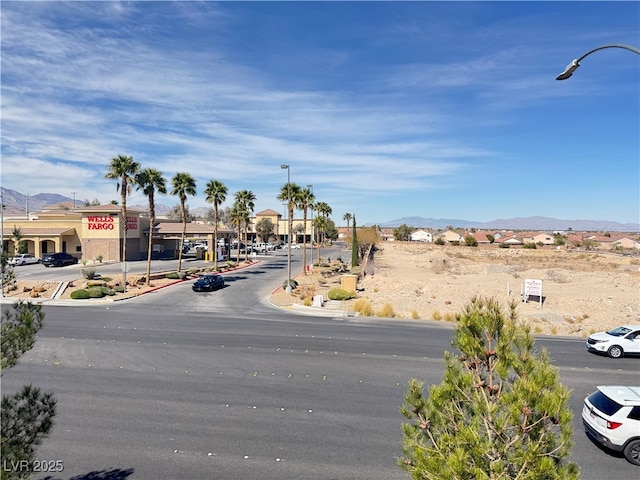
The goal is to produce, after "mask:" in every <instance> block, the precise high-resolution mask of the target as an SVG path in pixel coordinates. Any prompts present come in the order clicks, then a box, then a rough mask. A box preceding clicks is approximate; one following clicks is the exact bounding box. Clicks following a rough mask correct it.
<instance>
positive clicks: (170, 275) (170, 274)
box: [165, 272, 180, 280]
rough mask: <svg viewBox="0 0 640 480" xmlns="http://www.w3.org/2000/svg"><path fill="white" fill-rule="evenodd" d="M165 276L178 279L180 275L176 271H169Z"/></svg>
mask: <svg viewBox="0 0 640 480" xmlns="http://www.w3.org/2000/svg"><path fill="white" fill-rule="evenodd" d="M165 277H167V278H169V279H171V280H179V279H180V275H179V274H178V272H169V273H167V274H166V275H165Z"/></svg>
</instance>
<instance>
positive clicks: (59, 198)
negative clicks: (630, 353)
mask: <svg viewBox="0 0 640 480" xmlns="http://www.w3.org/2000/svg"><path fill="white" fill-rule="evenodd" d="M0 191H1V192H2V202H3V204H4V206H5V210H4V213H5V214H8V215H19V214H24V213H25V211H30V212H34V211H39V210H41V209H42V207H44V206H45V205H53V204H57V203H64V202H67V203H70V204H73V201H74V199H73V198H69V197H65V196H63V195H59V194H57V193H39V194H37V195H29V196H27V195H24V194H22V193H20V192H17V191H15V190H10V189H8V188H4V187H0ZM82 203H83V201H82V200H78V199H76V205H78V206H80V205H82ZM129 208H131V209H132V210H142V211H146V210H147V205H130V206H129ZM170 209H171V207H169V206H167V205H163V204H156V215H164V214H166V213H167V212H168V211H169V210H170ZM207 210H208V209H207V208H206V207H199V208H195V209H191V210H190V212H191V213H192V214H194V215H197V216H204V215H205V213H206V212H207ZM371 225H373V224H369V225H368V226H371ZM376 225H378V226H379V227H382V228H397V227H399V226H401V225H407V226H409V227H413V228H445V227H447V226H453V227H457V228H476V229H481V230H535V231H545V230H546V231H549V230H551V231H556V230H560V231H566V230H569V229H571V230H573V231H585V232H640V223H619V222H612V221H609V220H564V219H558V218H549V217H515V218H508V219H497V220H492V221H489V222H474V221H469V220H459V219H454V218H424V217H402V218H398V219H396V220H390V221H388V222H384V223H377V224H376Z"/></svg>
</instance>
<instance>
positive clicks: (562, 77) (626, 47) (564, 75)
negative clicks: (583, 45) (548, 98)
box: [556, 43, 640, 80]
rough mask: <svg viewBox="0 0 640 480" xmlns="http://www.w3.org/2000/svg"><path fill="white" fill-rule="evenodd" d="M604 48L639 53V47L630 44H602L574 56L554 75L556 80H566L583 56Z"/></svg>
mask: <svg viewBox="0 0 640 480" xmlns="http://www.w3.org/2000/svg"><path fill="white" fill-rule="evenodd" d="M605 48H622V49H624V50H629V51H630V52H633V53H637V54H638V55H640V48H636V47H632V46H630V45H622V44H617V43H614V44H611V45H602V46H601V47H598V48H594V49H593V50H589V51H588V52H587V53H585V54H584V55H582V56H581V57H580V58H576V59H575V60H573V61H572V62H571V63H570V64H569V65H567V68H565V69H564V72H562V73H561V74H560V75H558V76H557V77H556V80H566V79H567V78H569V77H570V76H571V75H573V72H575V71H576V70H577V69H578V67H579V66H580V62H581V61H582V59H583V58H585V57H587V56H589V55H591V54H592V53H593V52H597V51H598V50H602V49H605Z"/></svg>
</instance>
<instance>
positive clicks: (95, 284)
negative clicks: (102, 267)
mask: <svg viewBox="0 0 640 480" xmlns="http://www.w3.org/2000/svg"><path fill="white" fill-rule="evenodd" d="M103 285H104V282H103V281H98V282H87V288H91V287H102V286H103Z"/></svg>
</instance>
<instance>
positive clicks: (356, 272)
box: [349, 265, 362, 276]
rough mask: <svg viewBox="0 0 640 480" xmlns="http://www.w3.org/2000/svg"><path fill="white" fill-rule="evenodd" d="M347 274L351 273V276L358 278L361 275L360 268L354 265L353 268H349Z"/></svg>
mask: <svg viewBox="0 0 640 480" xmlns="http://www.w3.org/2000/svg"><path fill="white" fill-rule="evenodd" d="M349 273H351V274H352V275H358V276H360V275H361V274H362V266H361V265H356V266H355V267H351V270H349Z"/></svg>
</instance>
